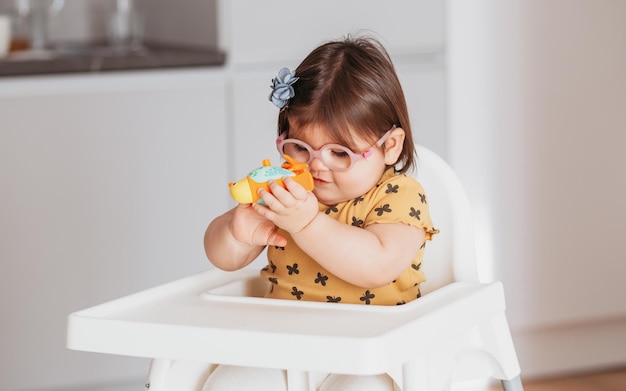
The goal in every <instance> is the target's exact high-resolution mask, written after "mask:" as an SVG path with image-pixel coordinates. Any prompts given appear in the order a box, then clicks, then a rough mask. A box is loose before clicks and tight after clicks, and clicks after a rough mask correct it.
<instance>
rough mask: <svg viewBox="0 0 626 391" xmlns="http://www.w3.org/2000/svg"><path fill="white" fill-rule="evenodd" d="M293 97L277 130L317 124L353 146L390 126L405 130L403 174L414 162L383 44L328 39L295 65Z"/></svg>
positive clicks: (402, 104) (402, 105) (402, 108)
mask: <svg viewBox="0 0 626 391" xmlns="http://www.w3.org/2000/svg"><path fill="white" fill-rule="evenodd" d="M295 73H296V76H297V77H299V78H300V79H299V80H298V81H297V82H295V84H294V85H293V88H294V91H295V96H294V97H293V98H291V100H290V101H289V103H288V105H287V106H285V107H284V108H283V109H282V110H281V112H280V114H279V116H278V134H279V135H280V134H281V133H283V132H289V129H290V127H291V128H294V129H297V128H298V127H302V126H306V125H309V124H316V125H322V126H324V127H325V128H326V129H328V131H329V132H330V134H329V136H330V137H331V139H332V141H333V142H335V143H339V144H342V145H346V146H348V147H350V148H354V145H355V140H354V138H353V133H352V132H351V130H352V131H354V132H356V135H357V136H358V137H359V138H361V139H364V140H370V141H371V142H372V144H373V143H374V142H376V140H378V139H379V138H380V137H382V136H383V135H384V134H385V132H387V131H388V130H389V129H391V127H392V126H393V125H395V126H397V127H401V128H402V129H404V132H405V138H404V144H403V149H402V154H401V155H400V157H399V159H398V164H396V169H397V171H399V172H402V173H404V172H407V171H408V170H410V169H411V168H412V167H413V165H414V163H415V146H414V144H413V136H412V133H411V124H410V121H409V115H408V110H407V105H406V101H405V98H404V93H403V91H402V87H401V86H400V81H399V80H398V76H397V75H396V72H395V69H394V66H393V64H392V62H391V58H390V57H389V54H388V53H387V51H386V50H385V48H384V47H383V46H382V45H381V44H380V43H379V42H378V41H376V40H374V39H372V38H364V37H358V38H351V37H348V38H346V39H343V40H340V41H331V42H327V43H325V44H323V45H321V46H319V47H317V48H316V49H314V50H313V51H312V52H311V53H310V54H309V55H308V56H307V57H306V58H305V59H304V60H303V61H302V63H301V64H300V65H299V66H298V68H296V71H295Z"/></svg>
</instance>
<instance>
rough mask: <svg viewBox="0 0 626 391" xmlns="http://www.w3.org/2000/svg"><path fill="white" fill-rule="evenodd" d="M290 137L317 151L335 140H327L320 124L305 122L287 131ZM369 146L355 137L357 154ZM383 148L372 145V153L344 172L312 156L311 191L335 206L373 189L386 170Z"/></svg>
mask: <svg viewBox="0 0 626 391" xmlns="http://www.w3.org/2000/svg"><path fill="white" fill-rule="evenodd" d="M289 138H293V139H298V140H301V141H304V142H305V143H307V144H309V145H310V146H311V147H312V148H313V149H315V150H319V149H320V148H322V147H323V146H324V145H326V144H331V143H334V141H333V140H331V139H329V138H328V136H327V132H326V131H325V128H324V127H323V126H318V125H307V126H303V127H300V128H298V129H293V128H292V129H291V130H290V131H289ZM369 148H372V143H370V142H369V141H365V140H362V139H358V138H357V139H356V149H355V150H353V152H356V153H360V152H363V151H365V150H367V149H369ZM385 168H386V165H385V159H384V153H383V150H382V149H381V148H379V147H376V146H374V147H373V153H372V154H371V155H370V156H368V157H367V158H366V159H361V160H358V161H356V162H355V163H354V165H353V166H352V167H351V168H350V169H349V170H347V171H333V170H331V169H330V168H328V167H326V166H325V165H324V163H323V162H322V161H321V160H320V159H317V158H314V159H313V160H312V161H311V162H310V163H309V170H310V171H311V174H312V175H313V179H314V182H315V188H314V189H313V194H315V196H316V197H317V199H318V200H319V201H320V202H321V203H322V204H324V205H335V204H338V203H341V202H345V201H348V200H351V199H354V198H357V197H359V196H361V195H363V194H365V193H367V192H368V191H369V190H370V189H372V188H373V187H374V186H375V185H376V183H377V182H378V180H379V179H380V178H381V176H382V175H383V172H384V171H385Z"/></svg>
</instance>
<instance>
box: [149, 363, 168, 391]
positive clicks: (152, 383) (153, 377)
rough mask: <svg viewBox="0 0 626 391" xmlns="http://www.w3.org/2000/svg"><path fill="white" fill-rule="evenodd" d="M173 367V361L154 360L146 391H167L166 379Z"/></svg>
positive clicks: (151, 364)
mask: <svg viewBox="0 0 626 391" xmlns="http://www.w3.org/2000/svg"><path fill="white" fill-rule="evenodd" d="M171 365H172V361H171V360H167V359H162V358H161V359H156V358H155V359H152V361H151V362H150V370H149V372H148V379H147V380H146V383H145V386H144V390H145V391H165V379H166V378H167V374H168V372H169V371H170V366H171Z"/></svg>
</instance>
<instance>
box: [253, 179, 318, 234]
mask: <svg viewBox="0 0 626 391" xmlns="http://www.w3.org/2000/svg"><path fill="white" fill-rule="evenodd" d="M283 183H284V184H285V187H286V188H283V187H281V186H279V185H278V184H277V183H276V182H274V181H270V182H269V189H270V191H271V192H268V191H266V190H263V189H261V190H259V195H260V196H261V198H262V199H263V201H264V202H265V205H266V206H263V205H260V204H254V205H253V208H254V210H255V211H256V212H257V213H258V214H259V215H261V216H263V217H265V218H266V219H268V220H270V221H272V222H273V223H274V224H276V225H277V226H278V227H280V228H282V229H284V230H285V231H287V232H289V233H292V234H293V233H298V232H300V231H302V230H303V229H304V227H306V226H307V225H309V224H310V223H311V221H313V219H314V218H315V217H316V216H317V214H318V213H319V209H318V203H317V197H315V195H313V193H312V192H310V191H307V190H305V189H304V187H302V186H301V185H300V184H299V183H297V182H296V181H294V180H293V179H292V178H290V177H286V178H283Z"/></svg>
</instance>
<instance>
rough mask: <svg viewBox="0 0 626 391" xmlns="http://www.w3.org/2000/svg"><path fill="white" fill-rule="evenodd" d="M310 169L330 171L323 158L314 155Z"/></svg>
mask: <svg viewBox="0 0 626 391" xmlns="http://www.w3.org/2000/svg"><path fill="white" fill-rule="evenodd" d="M309 170H311V171H328V167H326V165H325V164H324V162H323V161H322V159H320V158H318V157H314V158H313V160H311V161H310V162H309Z"/></svg>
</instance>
